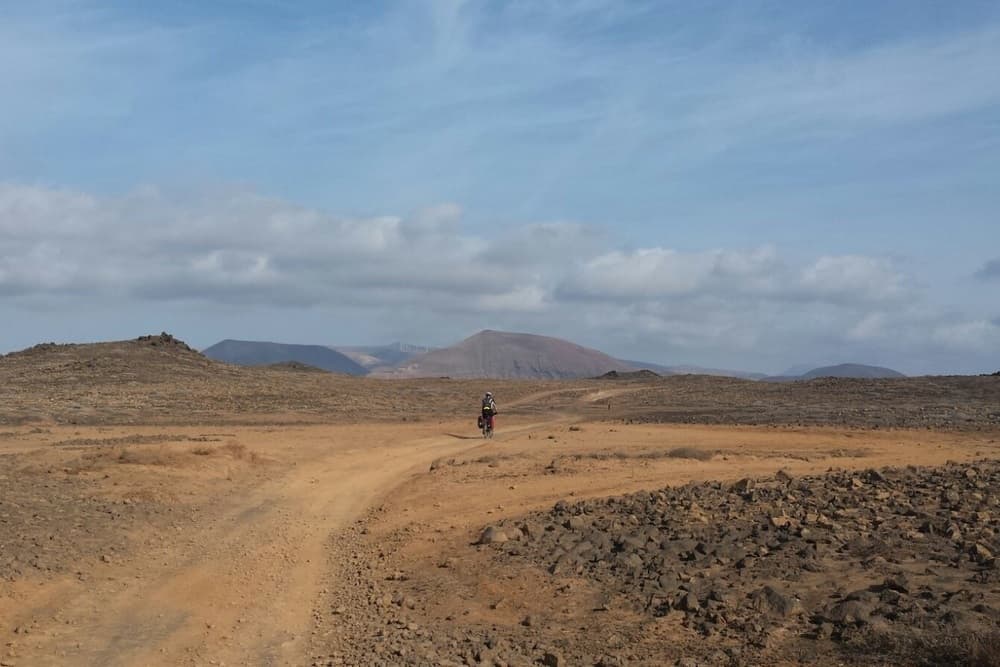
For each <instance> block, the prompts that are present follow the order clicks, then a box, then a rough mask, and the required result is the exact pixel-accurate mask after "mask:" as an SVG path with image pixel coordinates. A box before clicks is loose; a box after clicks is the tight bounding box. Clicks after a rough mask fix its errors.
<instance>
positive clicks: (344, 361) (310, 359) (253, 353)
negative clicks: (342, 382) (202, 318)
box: [202, 339, 368, 375]
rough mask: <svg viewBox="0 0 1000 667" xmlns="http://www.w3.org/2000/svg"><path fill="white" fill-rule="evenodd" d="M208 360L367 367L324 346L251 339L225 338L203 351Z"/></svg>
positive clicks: (341, 369)
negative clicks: (288, 362)
mask: <svg viewBox="0 0 1000 667" xmlns="http://www.w3.org/2000/svg"><path fill="white" fill-rule="evenodd" d="M202 354H204V355H205V356H206V357H208V358H209V359H215V360H216V361H225V362H227V363H230V364H237V365H238V366H268V365H271V364H277V363H282V362H287V361H297V362H299V363H302V364H306V365H308V366H315V367H316V368H321V369H323V370H325V371H332V372H334V373H345V374H347V375H367V374H368V369H367V368H365V367H364V366H362V365H361V364H359V363H357V362H356V361H354V360H353V359H351V358H350V357H348V356H346V355H344V354H341V353H340V352H337V351H336V350H333V349H330V348H329V347H325V346H323V345H291V344H287V343H269V342H261V341H251V340H230V339H227V340H223V341H220V342H218V343H216V344H215V345H213V346H211V347H208V348H205V349H204V350H202Z"/></svg>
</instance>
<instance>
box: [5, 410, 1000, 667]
mask: <svg viewBox="0 0 1000 667" xmlns="http://www.w3.org/2000/svg"><path fill="white" fill-rule="evenodd" d="M224 430H225V432H224V433H213V432H211V430H210V429H208V432H206V429H205V428H204V427H202V428H198V429H195V428H176V427H175V428H169V429H165V428H163V427H135V428H129V427H103V428H102V427H88V428H78V427H67V428H63V427H51V428H47V429H39V428H33V429H28V428H27V427H24V428H20V429H14V430H11V431H8V432H5V434H4V437H3V438H0V459H2V460H3V465H4V466H5V467H4V468H3V469H2V474H0V483H5V484H7V486H6V487H5V489H6V490H10V492H11V494H13V495H8V496H6V498H7V501H8V502H11V503H12V505H11V507H13V504H14V502H15V501H11V500H10V498H17V496H16V493H15V492H16V490H17V489H19V488H27V487H26V486H25V485H28V486H30V485H37V484H39V483H40V480H43V479H44V480H53V479H54V480H56V481H59V480H64V481H66V482H67V483H69V482H71V481H74V480H78V479H86V480H87V481H88V484H89V486H87V487H86V493H87V494H88V495H89V496H93V497H98V498H100V499H101V500H102V502H107V503H111V504H112V506H114V507H121V508H122V511H123V512H126V514H123V517H124V518H123V521H125V522H124V523H123V524H122V526H121V527H120V528H116V527H115V526H114V525H113V524H109V526H111V527H109V528H107V533H106V535H104V537H105V538H106V544H108V545H113V544H115V541H114V539H112V538H114V537H116V536H117V537H121V535H119V534H118V533H121V534H123V535H124V539H125V542H124V546H121V547H118V548H114V547H113V546H111V547H106V546H102V544H103V543H101V542H100V541H97V542H92V544H93V545H94V546H93V547H91V548H89V550H87V551H84V552H81V553H79V554H77V555H76V558H78V560H77V562H73V563H70V564H63V565H64V567H48V568H47V569H45V570H38V571H35V570H30V569H29V570H26V571H24V572H22V574H21V575H20V576H15V577H12V578H11V580H10V581H6V582H4V581H0V619H2V623H0V664H3V665H161V664H162V665H176V664H191V665H206V664H207V665H223V664H226V665H304V664H312V661H313V660H314V659H315V658H316V655H317V652H320V653H323V652H324V650H325V649H329V651H328V652H331V653H332V652H335V651H341V650H343V651H347V652H348V653H349V654H350V651H352V650H355V651H357V652H355V653H353V654H352V655H355V656H358V655H362V654H363V653H364V650H365V649H364V643H365V642H366V641H368V639H367V637H368V635H367V634H366V633H367V632H369V631H374V630H372V628H371V627H368V626H364V625H363V624H362V625H356V626H352V623H355V621H354V620H352V617H354V616H357V617H358V618H361V616H362V615H360V613H359V614H355V613H354V612H355V611H356V610H354V609H352V608H350V607H348V608H344V609H340V610H339V611H338V612H337V613H336V614H334V615H331V613H330V607H331V605H334V606H341V607H342V606H343V605H344V603H338V602H337V600H338V599H340V600H345V601H349V604H350V605H354V604H360V603H358V602H357V601H358V600H362V601H364V600H368V599H371V595H369V594H368V592H369V590H370V587H371V586H372V582H371V581H364V577H369V578H370V579H378V578H384V571H385V569H386V568H390V569H391V568H395V567H403V568H406V570H407V571H411V572H413V581H425V582H429V583H427V587H426V589H425V594H426V595H427V596H429V597H428V600H427V604H426V605H425V607H424V609H425V610H428V611H427V612H426V613H429V614H433V616H434V617H436V618H442V619H443V618H446V617H449V616H454V615H456V614H462V613H466V614H467V613H468V611H469V609H470V608H474V609H475V612H474V613H473V614H472V615H471V616H470V618H478V619H480V621H483V622H492V623H515V624H516V623H517V618H515V616H516V614H512V612H511V611H510V610H509V607H508V608H504V609H500V610H499V611H497V610H495V609H493V610H491V609H490V608H489V602H490V600H489V599H479V600H475V599H473V598H474V597H475V591H476V590H477V588H479V589H481V586H480V585H479V584H480V583H481V582H478V579H477V577H479V576H481V573H477V572H476V571H475V569H474V568H472V569H470V568H465V569H463V567H462V565H461V564H462V562H463V561H464V562H467V563H470V564H474V563H476V562H477V561H476V560H475V554H474V553H471V552H469V551H468V549H467V545H468V543H469V541H470V539H469V538H470V536H474V534H475V532H476V531H477V530H478V529H479V528H481V526H482V525H483V524H485V523H487V522H489V521H491V520H492V519H494V518H496V517H499V516H507V515H516V514H518V513H523V512H525V511H527V510H529V509H535V508H539V507H542V506H544V505H545V504H547V503H552V502H553V501H554V500H558V499H559V498H562V497H565V496H567V495H575V496H576V497H585V496H597V495H602V494H612V493H622V492H627V491H630V490H634V489H639V488H644V487H647V488H648V487H650V486H653V485H661V486H662V485H664V484H671V483H682V482H685V481H688V480H691V479H713V478H736V477H739V476H743V475H746V474H758V473H761V474H762V473H765V472H773V471H775V470H777V469H779V468H784V469H787V470H793V471H803V472H804V471H810V472H813V471H817V470H821V469H824V468H827V467H830V466H840V467H870V466H873V465H886V464H899V463H938V462H944V461H945V460H948V459H963V460H964V459H970V458H975V457H976V456H983V455H991V456H992V455H995V454H996V446H997V445H996V441H995V440H994V439H992V438H991V436H989V435H988V434H986V435H984V434H977V435H961V434H935V433H929V432H919V431H899V432H879V433H875V432H869V431H843V430H842V431H838V430H835V429H812V430H808V429H799V430H795V429H766V428H758V429H752V428H743V429H736V428H721V427H714V428H713V427H682V426H681V427H679V426H627V425H609V424H602V423H583V424H575V425H574V424H571V423H569V422H568V421H567V420H566V418H565V417H560V416H557V415H553V416H546V417H544V418H539V417H538V416H537V415H529V416H526V417H524V418H523V421H521V422H516V421H514V422H513V423H511V422H508V423H503V422H502V423H501V430H500V432H499V435H498V437H497V439H495V440H493V441H490V442H488V443H484V442H483V441H482V440H478V439H476V438H475V436H474V430H473V429H471V428H470V424H468V423H466V422H461V423H452V422H437V423H418V424H406V425H399V424H391V425H386V424H381V425H378V424H372V425H362V426H303V427H231V426H227V427H224ZM680 446H686V447H693V448H695V449H700V450H702V451H704V452H707V453H708V455H707V458H706V460H698V459H697V458H685V457H677V456H673V455H671V453H670V452H673V451H674V450H675V449H676V448H677V447H680ZM432 464H433V465H432ZM431 468H433V470H431ZM25 480H27V481H25ZM17 484H22V486H21V487H18V486H17ZM25 492H27V491H25ZM141 503H146V504H147V505H148V506H150V507H159V508H161V509H163V508H165V509H168V510H169V511H165V513H163V512H161V513H155V512H153V513H150V514H149V515H148V520H147V519H146V518H141V519H140V520H133V521H131V523H129V522H127V521H126V519H127V517H128V515H127V511H128V509H129V508H132V507H135V506H136V505H137V504H141ZM374 506H383V511H382V512H381V513H379V514H378V515H377V517H375V518H373V516H372V515H371V513H370V509H371V508H372V507H374ZM57 510H58V511H57ZM62 511H63V509H60V508H55V507H49V508H47V509H46V508H44V507H42V508H40V509H39V510H38V512H36V513H35V517H36V520H38V521H42V520H43V519H45V520H48V519H49V518H51V517H48V516H43V515H44V513H45V512H49V513H50V514H53V515H54V514H58V513H59V512H62ZM39 512H40V513H41V514H39ZM9 515H10V513H9V512H8V511H7V510H6V509H5V507H0V519H4V520H6V519H5V517H7V516H9ZM144 517H145V515H144ZM363 518H365V519H366V522H365V524H364V528H363V530H362V532H360V533H359V532H356V531H355V532H354V533H352V534H353V535H354V536H355V537H356V538H357V539H359V540H361V541H360V542H357V541H347V540H346V538H345V537H344V536H346V535H347V532H348V531H349V530H355V529H356V528H357V525H358V524H357V522H358V520H360V519H363ZM46 525H47V526H48V527H47V528H46V530H47V531H49V533H50V535H49V537H48V539H50V540H58V538H59V534H58V533H59V532H60V531H62V530H72V529H74V528H79V522H78V523H77V524H74V525H69V524H66V525H63V524H60V523H58V522H57V521H53V522H51V523H49V524H46ZM60 526H61V527H60ZM414 527H416V528H417V533H418V535H417V536H416V537H412V539H409V540H408V541H406V542H405V543H400V542H399V539H398V535H399V531H400V530H407V529H409V530H412V529H413V528H414ZM28 528H30V526H28ZM0 529H4V530H23V529H24V526H20V527H18V526H13V525H11V522H8V523H2V522H0ZM115 531H118V533H116V532H115ZM359 536H360V537H359ZM97 537H101V536H100V535H98V536H97ZM14 538H16V535H15V536H14ZM12 539H13V538H12ZM32 539H34V540H35V543H37V542H38V540H39V539H42V538H39V537H35V538H32ZM95 539H96V538H95ZM12 543H13V542H12ZM391 544H396V545H397V547H398V548H395V549H394V550H390V549H389V548H388V546H386V551H385V553H384V554H383V556H384V557H383V558H379V557H378V556H377V555H376V554H377V553H378V552H379V550H380V549H382V546H383V545H391ZM400 544H401V546H400ZM41 548H42V547H39V549H41ZM355 550H357V553H361V554H362V555H363V556H364V557H365V558H367V557H368V556H371V557H372V558H373V559H375V561H377V562H375V563H373V564H372V565H371V569H370V571H369V572H368V574H364V573H362V574H361V575H359V576H360V577H361V578H360V579H354V580H351V581H347V580H346V579H341V578H340V574H341V570H340V569H339V568H338V567H337V565H338V564H342V563H344V562H347V560H348V559H350V558H351V557H352V556H354V555H357V554H356V553H355ZM443 555H444V556H449V557H454V558H455V559H456V566H455V567H453V568H452V569H450V570H449V572H451V573H456V574H454V576H456V577H459V578H458V579H457V580H450V581H449V580H445V579H441V577H440V576H438V575H439V573H440V570H439V568H438V564H439V562H440V559H441V558H442V557H443ZM57 557H58V556H57V555H56V556H53V558H57ZM421 572H423V573H424V575H423V576H425V577H426V578H425V579H424V580H421V579H420V576H422V575H421V574H420V573H421ZM463 572H464V574H462V573H463ZM462 577H465V579H462ZM349 586H350V587H354V588H355V589H357V588H358V587H362V588H365V587H368V588H365V590H364V591H362V592H361V593H360V594H359V592H358V590H353V591H348V590H346V587H349ZM446 586H454V587H456V588H462V589H463V590H464V589H468V590H469V591H470V592H469V595H470V596H472V597H471V598H465V599H462V600H461V601H457V600H456V599H455V598H454V596H453V595H452V592H453V591H449V590H446V589H445V588H442V587H446ZM490 590H491V595H495V594H496V591H495V587H494V589H490ZM530 593H531V592H530V591H528V592H524V593H522V594H521V595H522V596H526V597H525V604H528V598H530ZM504 595H507V596H509V597H511V598H512V599H517V597H518V595H519V594H518V593H516V592H511V593H509V594H508V593H505V594H504ZM512 604H513V603H512ZM529 606H530V604H529ZM484 619H485V620H484ZM357 622H358V623H360V621H357ZM366 622H367V621H366ZM334 625H338V626H342V628H341V630H343V629H344V628H347V629H350V630H351V632H347V633H345V632H333V629H332V626H334ZM324 642H327V644H326V645H324ZM351 642H354V643H355V646H354V648H353V649H352V648H351V647H350V646H347V645H346V644H347V643H351ZM322 664H325V663H322Z"/></svg>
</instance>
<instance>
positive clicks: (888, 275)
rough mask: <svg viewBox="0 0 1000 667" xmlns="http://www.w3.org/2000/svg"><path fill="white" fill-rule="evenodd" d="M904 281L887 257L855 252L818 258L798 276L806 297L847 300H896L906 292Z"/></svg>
mask: <svg viewBox="0 0 1000 667" xmlns="http://www.w3.org/2000/svg"><path fill="white" fill-rule="evenodd" d="M904 283H905V278H904V277H903V275H902V274H900V273H899V272H897V271H896V270H895V269H894V268H893V267H892V264H891V263H890V262H889V261H888V260H885V259H882V258H878V257H863V256H858V255H845V256H841V257H821V258H819V259H818V260H816V262H815V263H814V264H812V265H811V266H808V267H806V268H805V269H804V270H803V271H802V273H801V277H800V279H799V284H800V286H801V288H802V289H803V290H804V291H805V296H806V297H807V298H815V297H817V296H820V297H821V298H830V299H836V300H846V301H849V302H858V301H872V302H878V301H887V300H892V299H898V298H899V297H901V296H904V295H905V294H906V291H907V290H906V288H905V285H904Z"/></svg>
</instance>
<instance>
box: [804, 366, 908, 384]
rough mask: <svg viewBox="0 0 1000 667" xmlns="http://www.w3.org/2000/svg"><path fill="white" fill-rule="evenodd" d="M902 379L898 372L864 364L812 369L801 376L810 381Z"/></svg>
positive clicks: (902, 376)
mask: <svg viewBox="0 0 1000 667" xmlns="http://www.w3.org/2000/svg"><path fill="white" fill-rule="evenodd" d="M828 377H829V378H904V377H906V376H905V375H903V374H902V373H900V372H899V371H894V370H892V369H891V368H883V367H882V366H866V365H865V364H837V365H836V366H823V367H822V368H814V369H812V370H811V371H809V372H808V373H803V374H802V379H804V380H811V379H813V378H828Z"/></svg>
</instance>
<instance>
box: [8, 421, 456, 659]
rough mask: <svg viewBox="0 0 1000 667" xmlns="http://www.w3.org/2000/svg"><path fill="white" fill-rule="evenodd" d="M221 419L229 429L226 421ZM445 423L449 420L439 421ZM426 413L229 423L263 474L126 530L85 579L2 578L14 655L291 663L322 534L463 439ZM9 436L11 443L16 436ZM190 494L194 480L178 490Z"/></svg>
mask: <svg viewBox="0 0 1000 667" xmlns="http://www.w3.org/2000/svg"><path fill="white" fill-rule="evenodd" d="M230 430H231V429H230ZM444 430H455V429H444ZM441 431H442V429H441V427H439V426H435V427H433V428H429V427H427V426H423V427H419V428H417V429H414V430H412V431H401V430H400V429H398V427H370V428H369V427H350V428H348V427H340V428H324V427H316V428H305V429H297V430H296V431H295V432H293V433H289V432H287V431H286V432H284V433H281V434H277V433H276V434H271V433H268V432H243V433H238V434H237V435H238V436H239V437H240V439H241V441H243V442H246V443H248V444H250V445H251V447H252V448H253V449H255V450H258V451H261V452H264V453H266V455H268V456H270V457H272V461H271V462H270V463H265V464H264V466H265V467H269V468H270V471H269V473H268V474H267V477H269V478H266V479H265V481H263V482H262V483H260V484H257V485H254V486H251V487H250V488H249V489H248V490H247V491H246V492H245V493H239V494H231V495H230V496H228V497H227V498H225V499H224V501H222V502H221V503H220V504H218V505H215V506H207V507H205V506H202V507H199V506H198V505H195V507H194V508H193V509H192V515H193V519H192V521H191V523H190V524H189V525H188V526H183V527H181V526H178V527H177V530H176V534H175V535H162V534H155V533H153V532H152V531H148V530H140V531H139V533H138V534H134V535H133V536H132V537H133V543H134V544H139V545H144V546H143V548H142V550H141V551H139V552H138V553H135V554H132V555H131V556H129V557H126V558H124V559H123V560H122V561H121V562H113V563H110V564H108V563H102V562H98V563H96V564H89V563H88V564H81V567H82V568H83V569H88V570H89V571H90V576H88V577H87V582H86V583H82V582H79V581H77V580H75V579H62V580H57V581H47V582H31V587H30V588H28V587H27V585H25V584H21V585H18V586H12V587H11V590H10V591H9V595H8V596H5V597H8V600H7V603H6V604H4V603H3V602H0V611H3V610H6V612H7V613H8V614H9V615H10V620H9V621H8V622H7V623H4V625H5V626H7V627H5V628H4V631H9V630H10V629H12V628H22V629H28V634H20V633H18V634H17V635H15V636H13V637H11V638H10V639H8V640H7V641H14V642H15V644H14V646H13V647H12V651H11V653H13V656H14V657H10V658H7V659H6V660H5V662H11V663H15V661H16V663H15V664H23V665H65V664H74V665H145V664H230V665H233V664H256V665H269V664H273V665H285V664H303V663H305V662H306V661H307V658H306V656H305V655H304V654H303V650H304V649H303V646H304V640H305V639H306V638H307V636H308V634H309V630H310V627H311V622H312V620H311V612H312V610H313V606H314V604H315V600H316V598H317V596H318V595H319V592H320V591H319V588H320V586H321V581H322V579H323V576H324V574H325V572H326V567H327V564H328V559H327V557H326V550H327V548H328V546H329V543H330V536H331V533H333V532H334V531H336V530H337V529H338V528H341V527H343V526H346V525H347V524H349V523H350V522H351V520H352V519H354V518H356V517H357V516H359V515H360V513H361V512H362V511H363V510H364V509H365V508H367V507H368V506H369V505H370V504H371V503H373V502H374V501H375V500H376V499H377V498H378V497H379V496H380V495H381V494H382V493H384V492H385V491H386V490H388V489H391V488H393V487H394V486H396V485H398V484H399V483H400V482H401V481H402V480H404V479H406V477H407V475H408V474H410V473H412V472H413V471H416V470H421V471H425V470H427V466H428V463H429V462H430V461H431V460H432V459H434V458H436V457H439V456H444V455H449V454H453V453H456V452H458V451H459V450H461V449H463V448H468V447H469V442H468V441H463V440H460V439H457V438H454V437H451V436H446V435H440V433H441ZM18 447H19V448H21V449H23V447H24V444H23V442H22V443H18ZM191 492H194V493H204V489H202V490H201V491H196V490H192V491H191ZM5 620H6V619H5Z"/></svg>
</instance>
